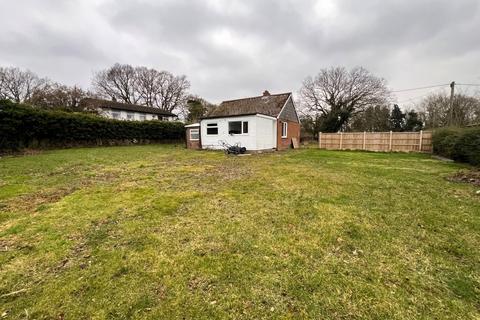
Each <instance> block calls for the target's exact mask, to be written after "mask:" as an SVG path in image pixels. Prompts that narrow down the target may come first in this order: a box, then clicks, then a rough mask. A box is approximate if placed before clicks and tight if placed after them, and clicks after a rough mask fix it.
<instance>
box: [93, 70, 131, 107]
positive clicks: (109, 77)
mask: <svg viewBox="0 0 480 320" xmlns="http://www.w3.org/2000/svg"><path fill="white" fill-rule="evenodd" d="M93 86H94V88H95V91H96V92H97V93H98V94H99V95H102V96H104V97H108V98H110V99H116V100H118V101H122V102H125V103H131V104H135V103H137V102H138V100H139V96H138V90H137V87H136V86H137V75H136V72H135V69H134V68H133V67H132V66H131V65H129V64H119V63H116V64H114V65H113V66H112V67H110V68H108V69H106V70H102V71H99V72H97V73H95V75H94V78H93Z"/></svg>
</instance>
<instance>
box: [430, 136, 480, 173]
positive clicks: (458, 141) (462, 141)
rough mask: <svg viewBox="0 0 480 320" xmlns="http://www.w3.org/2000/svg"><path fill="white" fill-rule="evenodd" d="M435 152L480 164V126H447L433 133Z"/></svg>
mask: <svg viewBox="0 0 480 320" xmlns="http://www.w3.org/2000/svg"><path fill="white" fill-rule="evenodd" d="M433 152H435V153H436V154H439V155H441V156H444V157H447V158H450V159H453V160H455V161H460V162H466V163H470V164H473V165H475V166H478V165H480V128H479V127H476V128H446V129H440V130H436V131H435V132H434V133H433Z"/></svg>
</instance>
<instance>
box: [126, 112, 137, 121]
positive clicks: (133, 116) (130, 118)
mask: <svg viewBox="0 0 480 320" xmlns="http://www.w3.org/2000/svg"><path fill="white" fill-rule="evenodd" d="M127 120H135V114H134V113H133V112H127Z"/></svg>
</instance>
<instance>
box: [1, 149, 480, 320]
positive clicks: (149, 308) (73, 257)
mask: <svg viewBox="0 0 480 320" xmlns="http://www.w3.org/2000/svg"><path fill="white" fill-rule="evenodd" d="M460 168H462V167H461V166H460V165H457V164H452V163H445V162H440V161H438V160H435V159H432V158H431V157H430V156H429V155H419V154H384V153H363V152H338V151H337V152H334V151H321V150H316V149H305V150H298V151H289V152H281V153H280V152H279V153H274V154H264V155H253V156H249V157H227V156H225V155H224V154H223V153H220V152H201V151H191V150H185V149H183V147H182V146H178V147H175V146H155V145H151V146H134V147H111V148H91V149H88V148H86V149H70V150H58V151H47V152H44V153H41V154H38V155H31V156H23V157H3V158H1V159H0V318H1V319H3V318H5V319H171V318H173V319H225V318H227V319H270V318H272V319H273V318H275V319H277V318H280V319H298V318H313V319H365V318H367V319H479V318H480V196H478V195H476V190H477V189H478V188H475V187H473V186H472V185H468V184H459V183H454V182H449V181H447V180H446V179H445V177H446V176H448V175H450V174H452V173H453V172H456V171H458V170H459V169H460Z"/></svg>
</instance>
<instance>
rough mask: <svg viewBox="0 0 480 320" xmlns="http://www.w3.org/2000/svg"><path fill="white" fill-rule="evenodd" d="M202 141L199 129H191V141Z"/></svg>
mask: <svg viewBox="0 0 480 320" xmlns="http://www.w3.org/2000/svg"><path fill="white" fill-rule="evenodd" d="M199 139H200V132H199V129H190V141H196V140H199Z"/></svg>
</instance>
